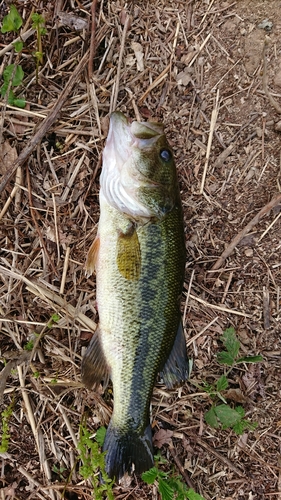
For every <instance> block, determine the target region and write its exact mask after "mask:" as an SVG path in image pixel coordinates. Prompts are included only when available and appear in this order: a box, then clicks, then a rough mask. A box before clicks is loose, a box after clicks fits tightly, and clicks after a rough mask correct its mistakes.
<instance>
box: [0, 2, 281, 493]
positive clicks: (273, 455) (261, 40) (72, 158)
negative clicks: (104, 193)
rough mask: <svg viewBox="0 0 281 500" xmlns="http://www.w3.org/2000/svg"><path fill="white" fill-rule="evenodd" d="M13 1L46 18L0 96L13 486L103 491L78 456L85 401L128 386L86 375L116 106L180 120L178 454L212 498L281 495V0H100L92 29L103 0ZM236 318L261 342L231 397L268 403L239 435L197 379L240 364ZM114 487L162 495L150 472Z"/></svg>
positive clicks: (0, 338)
mask: <svg viewBox="0 0 281 500" xmlns="http://www.w3.org/2000/svg"><path fill="white" fill-rule="evenodd" d="M93 3H94V2H93ZM15 5H16V7H17V8H18V10H19V12H20V14H21V16H22V18H23V20H24V22H23V26H24V27H25V28H24V29H25V31H28V30H30V28H31V22H30V18H29V15H30V14H31V10H30V9H31V7H33V8H34V11H35V12H38V13H41V14H42V15H44V16H45V18H46V28H47V34H45V35H43V36H42V52H43V61H42V63H41V64H39V67H38V71H37V73H38V75H36V61H35V57H34V51H36V50H37V49H36V38H37V37H36V33H34V30H32V31H31V33H30V34H29V36H28V38H27V39H26V41H25V45H24V48H23V51H22V52H21V53H20V54H19V55H18V56H17V55H16V54H15V53H14V50H13V47H12V46H9V44H10V43H11V42H13V41H14V39H15V38H16V36H17V35H16V34H15V33H6V34H5V35H1V39H0V40H1V43H0V55H1V58H2V62H1V74H3V71H4V69H5V67H6V66H7V65H8V64H11V63H16V64H21V65H22V68H23V70H24V79H23V83H22V84H21V86H20V87H19V88H17V89H16V90H15V92H16V93H17V94H19V95H21V96H24V97H25V98H26V101H27V104H26V107H25V109H19V108H16V107H13V106H10V105H7V103H5V99H4V98H1V113H2V115H1V125H0V134H1V141H2V162H1V164H0V174H1V175H2V181H3V183H2V184H1V188H2V193H1V202H0V211H1V213H0V325H1V329H0V369H1V370H2V371H1V375H0V409H1V411H2V412H3V411H4V410H5V409H7V408H8V407H10V408H11V411H12V415H11V416H10V418H9V419H8V427H9V435H10V437H9V447H8V450H7V451H6V452H2V453H0V465H1V468H0V498H1V500H2V499H14V498H15V499H21V500H23V499H24V500H26V499H52V500H56V499H59V498H66V499H71V500H76V499H88V498H91V487H90V484H89V483H88V482H86V481H84V480H83V478H82V477H81V475H80V474H79V460H78V452H77V448H76V446H77V440H78V439H79V423H80V421H81V416H82V415H83V414H87V417H88V419H87V426H88V428H89V429H90V430H91V431H92V432H93V435H94V434H95V430H96V429H97V428H99V427H100V426H101V425H107V424H108V421H109V418H110V414H111V410H112V395H111V392H110V390H109V391H107V392H106V393H105V394H104V395H101V394H95V393H93V392H89V391H87V390H86V389H85V388H84V387H83V386H82V384H81V379H80V365H81V354H83V351H84V349H85V347H86V346H87V344H88V342H89V339H90V338H91V336H92V332H93V331H94V330H95V328H96V323H97V321H98V317H97V312H96V310H95V278H94V277H91V278H89V279H87V278H86V277H85V273H84V269H83V266H84V262H85V256H86V253H87V250H88V248H89V246H90V244H91V242H92V241H93V238H94V235H95V231H96V223H97V221H98V216H99V207H98V190H99V174H100V167H101V153H102V150H103V146H104V141H105V138H106V133H107V127H108V114H109V113H110V112H111V111H112V110H113V109H115V108H116V109H119V110H121V111H123V112H125V113H126V114H127V115H128V116H130V117H132V118H134V119H138V118H141V119H142V120H146V119H153V120H158V121H161V122H163V123H164V124H165V130H166V133H167V136H168V139H169V141H170V143H171V145H172V147H173V150H174V153H175V158H176V163H177V167H178V174H179V180H180V187H181V194H182V203H183V208H184V217H185V227H186V248H187V265H186V281H185V289H184V292H183V296H182V311H183V319H184V327H185V332H186V338H187V349H188V353H189V357H190V358H191V359H192V360H193V369H192V373H191V376H190V381H189V382H188V383H186V384H185V386H184V387H182V388H179V389H175V390H172V391H168V390H167V389H166V388H165V387H164V386H163V385H161V384H158V385H157V387H155V390H154V394H153V400H152V424H153V432H154V442H155V444H158V446H159V447H160V451H161V454H162V456H164V457H166V458H167V459H168V463H167V464H166V465H164V466H163V467H164V470H174V471H175V473H177V474H179V475H180V476H181V477H182V481H185V480H188V481H189V482H192V485H193V487H194V489H195V491H197V492H198V493H200V494H201V495H202V496H203V497H204V498H205V499H206V500H211V499H216V500H227V499H228V500H230V499H234V500H236V499H237V500H246V499H247V500H262V499H273V500H276V499H279V498H281V465H280V464H281V456H280V448H281V432H280V427H281V405H280V401H281V400H280V395H281V394H280V376H281V373H280V372H281V370H280V361H281V345H280V304H281V302H280V286H281V274H280V273H281V260H280V251H281V236H280V235H281V233H280V228H281V222H280V221H281V219H280V214H281V194H280V191H281V189H280V178H281V155H280V131H281V116H280V114H281V17H280V12H281V1H280V0H263V1H262V0H238V1H231V0H227V1H221V0H205V1H203V0H198V1H197V0H189V1H184V0H153V1H150V2H148V1H147V0H143V1H141V2H140V1H137V0H135V2H134V3H133V4H131V3H126V2H125V1H123V0H116V1H110V0H103V1H100V2H98V3H97V6H96V21H97V22H96V24H97V26H96V36H95V37H94V36H92V37H91V31H92V30H93V28H92V25H91V2H87V1H84V0H81V1H78V0H73V1H71V2H70V1H69V2H68V1H65V2H64V1H62V0H59V1H56V2H54V1H52V0H50V1H49V2H40V1H37V2H36V3H34V4H33V3H32V4H31V3H30V4H29V2H27V3H23V2H20V1H18V2H15ZM6 14H7V5H6V3H5V2H0V16H1V19H3V17H4V15H6ZM265 20H267V21H266V22H264V21H265ZM92 33H93V34H94V32H92ZM89 49H91V54H93V53H94V54H95V56H94V64H93V65H92V64H88V60H89V59H90V61H91V55H89V52H87V51H88V50H89ZM85 54H86V55H85ZM83 57H84V59H83ZM78 65H79V66H78ZM46 116H49V117H50V116H51V118H49V121H48V120H47V121H46V120H45V117H46ZM19 155H20V156H19ZM17 161H18V163H13V162H17ZM13 165H15V166H17V170H16V172H15V168H14V174H13V175H12V176H10V179H9V180H8V181H7V182H6V183H5V187H4V181H5V180H7V179H8V175H9V172H11V171H12V169H13ZM272 200H273V201H272ZM270 203H271V204H270ZM268 204H269V205H268ZM234 238H236V240H235V241H234V243H233V244H232V242H233V240H234ZM220 257H222V258H221V259H220ZM219 259H220V260H219ZM54 315H55V316H54ZM230 326H233V327H234V328H235V330H236V333H237V336H238V339H239V341H240V343H241V349H240V352H241V354H242V355H249V356H250V355H258V354H261V355H262V356H263V358H264V361H263V362H262V363H258V364H249V365H248V364H247V365H246V364H245V363H243V364H241V365H238V366H237V367H235V368H234V369H233V370H231V372H230V374H229V376H228V378H229V389H230V390H229V391H228V392H225V398H227V402H228V404H229V405H230V406H231V407H233V408H234V407H235V406H236V405H237V404H241V405H242V406H243V408H244V409H245V412H246V417H247V418H248V419H249V421H250V422H256V423H257V427H256V428H255V429H254V430H250V429H246V430H245V432H244V433H243V434H242V435H237V434H235V432H234V431H233V430H232V429H225V430H222V429H220V428H219V429H213V428H211V427H210V426H209V425H207V423H206V421H205V419H204V414H205V413H206V411H207V410H209V409H210V408H211V406H212V399H211V398H210V396H209V395H208V394H207V393H206V392H204V391H202V390H201V389H200V388H198V385H199V386H200V385H201V386H202V384H203V383H204V382H208V383H209V384H212V383H214V382H215V381H216V380H218V378H219V377H220V376H221V375H222V374H223V373H225V372H226V370H225V368H224V367H223V366H222V365H220V364H219V363H218V362H217V357H216V354H217V352H218V351H221V350H222V343H221V340H220V337H221V335H222V333H223V332H224V330H225V329H226V328H228V327H230ZM28 348H30V349H31V351H30V350H28ZM1 400H2V401H1ZM3 420H4V417H3V414H2V436H3ZM160 431H162V434H159V432H160ZM163 431H170V432H166V433H163ZM161 435H162V437H163V436H165V439H164V441H166V442H163V439H162V441H161V439H160V437H161ZM114 495H115V498H119V499H121V498H122V499H155V500H156V499H157V498H160V496H159V493H158V492H157V488H156V487H155V486H148V485H146V484H145V483H143V482H142V481H141V479H140V478H134V477H133V478H132V479H131V480H130V481H127V483H126V484H122V485H116V487H115V488H114Z"/></svg>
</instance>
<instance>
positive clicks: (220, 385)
mask: <svg viewBox="0 0 281 500" xmlns="http://www.w3.org/2000/svg"><path fill="white" fill-rule="evenodd" d="M227 387H228V380H227V378H226V376H225V375H222V376H221V377H220V378H219V380H218V381H217V391H224V390H225V389H227Z"/></svg>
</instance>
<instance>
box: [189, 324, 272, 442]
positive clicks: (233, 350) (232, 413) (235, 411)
mask: <svg viewBox="0 0 281 500" xmlns="http://www.w3.org/2000/svg"><path fill="white" fill-rule="evenodd" d="M220 340H221V341H222V343H223V345H224V347H225V349H226V350H224V351H221V352H219V353H218V354H217V360H218V362H219V363H220V364H224V365H226V366H228V367H230V368H229V370H228V371H227V372H226V374H224V375H222V376H221V377H220V378H219V379H218V380H217V381H216V382H215V383H214V384H208V383H207V382H203V384H202V385H197V387H199V388H200V389H201V390H203V391H205V392H207V393H208V394H209V396H210V397H211V399H213V400H214V404H213V406H212V408H211V409H210V410H209V411H207V412H206V414H205V420H206V422H207V424H209V425H210V426H211V427H213V428H215V429H216V428H219V427H221V428H222V429H227V428H229V427H230V428H232V429H233V430H234V432H235V433H236V434H243V432H244V431H245V430H246V429H249V430H253V429H255V428H256V426H257V423H256V422H253V423H252V422H250V421H248V420H246V419H244V416H245V410H244V408H243V407H242V406H236V407H235V408H231V406H229V405H228V404H227V402H226V400H225V398H224V396H223V394H222V392H221V391H224V390H225V389H227V388H228V378H227V377H228V375H229V373H230V372H231V370H232V369H233V368H234V367H235V366H236V365H238V364H240V363H258V362H260V361H263V358H262V356H242V357H239V350H240V342H239V340H238V339H237V336H236V333H235V329H234V328H233V327H230V328H227V329H226V330H225V332H224V333H223V335H222V337H221V338H220ZM220 402H221V403H220Z"/></svg>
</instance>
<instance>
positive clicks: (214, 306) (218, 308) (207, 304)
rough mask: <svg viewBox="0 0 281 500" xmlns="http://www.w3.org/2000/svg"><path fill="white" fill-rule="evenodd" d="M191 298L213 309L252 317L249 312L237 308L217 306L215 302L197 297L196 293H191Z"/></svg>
mask: <svg viewBox="0 0 281 500" xmlns="http://www.w3.org/2000/svg"><path fill="white" fill-rule="evenodd" d="M190 298H191V299H193V300H196V301H197V302H199V303H200V304H204V306H205V307H210V308H211V309H216V310H217V311H223V312H226V313H229V314H235V315H236V316H243V317H244V318H251V316H250V315H249V314H246V313H243V312H240V311H235V309H228V308H227V307H224V306H216V305H215V304H210V303H209V302H206V301H205V300H203V299H200V298H199V297H196V295H192V294H190Z"/></svg>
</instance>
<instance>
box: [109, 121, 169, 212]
mask: <svg viewBox="0 0 281 500" xmlns="http://www.w3.org/2000/svg"><path fill="white" fill-rule="evenodd" d="M100 184H101V191H102V193H103V195H104V196H105V198H106V200H107V202H108V203H109V204H110V205H111V206H113V207H114V208H116V209H117V210H119V211H121V212H123V213H126V214H128V215H130V216H132V217H147V218H155V217H156V218H159V219H161V218H163V217H165V215H166V214H167V213H169V212H170V211H171V210H172V209H173V207H174V205H175V203H176V200H177V196H178V183H177V175H176V167H175V163H174V158H173V153H172V151H171V148H170V146H169V144H168V142H167V139H166V136H165V134H164V127H163V125H162V124H160V123H156V122H137V121H133V122H132V123H130V122H129V120H128V119H127V118H126V117H125V115H124V114H123V113H120V112H118V111H117V112H114V113H112V115H111V117H110V126H109V132H108V137H107V141H106V145H105V148H104V152H103V167H102V174H101V178H100Z"/></svg>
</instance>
